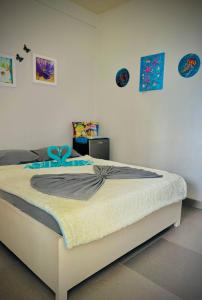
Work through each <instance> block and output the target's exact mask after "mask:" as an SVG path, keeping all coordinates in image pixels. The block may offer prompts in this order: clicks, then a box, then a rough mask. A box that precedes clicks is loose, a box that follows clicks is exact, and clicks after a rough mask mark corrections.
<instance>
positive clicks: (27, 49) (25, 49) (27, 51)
mask: <svg viewBox="0 0 202 300" xmlns="http://www.w3.org/2000/svg"><path fill="white" fill-rule="evenodd" d="M23 50H24V51H25V52H26V53H29V52H30V51H31V49H29V48H28V47H27V46H26V45H25V44H24V48H23Z"/></svg>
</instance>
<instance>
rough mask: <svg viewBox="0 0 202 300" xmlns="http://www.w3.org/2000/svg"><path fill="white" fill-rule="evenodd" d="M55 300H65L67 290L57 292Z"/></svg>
mask: <svg viewBox="0 0 202 300" xmlns="http://www.w3.org/2000/svg"><path fill="white" fill-rule="evenodd" d="M55 300H67V290H66V289H65V290H64V289H63V290H62V289H60V290H58V292H57V293H56V297H55Z"/></svg>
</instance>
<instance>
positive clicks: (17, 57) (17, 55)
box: [16, 53, 24, 62]
mask: <svg viewBox="0 0 202 300" xmlns="http://www.w3.org/2000/svg"><path fill="white" fill-rule="evenodd" d="M16 59H17V60H18V61H19V62H22V61H23V59H24V57H22V56H20V55H19V54H18V53H17V54H16Z"/></svg>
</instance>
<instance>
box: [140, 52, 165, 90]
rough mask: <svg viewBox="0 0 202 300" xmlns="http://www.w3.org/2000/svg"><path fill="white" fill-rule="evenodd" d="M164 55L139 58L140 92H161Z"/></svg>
mask: <svg viewBox="0 0 202 300" xmlns="http://www.w3.org/2000/svg"><path fill="white" fill-rule="evenodd" d="M164 61H165V53H158V54H153V55H149V56H144V57H141V62H140V86H139V90H140V92H146V91H151V90H161V89H162V88H163V75H164Z"/></svg>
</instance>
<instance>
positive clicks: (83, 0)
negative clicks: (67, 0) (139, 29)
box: [71, 0, 130, 14]
mask: <svg viewBox="0 0 202 300" xmlns="http://www.w3.org/2000/svg"><path fill="white" fill-rule="evenodd" d="M71 1H72V2H74V3H76V4H78V5H80V6H82V7H84V8H86V9H88V10H90V11H92V12H94V13H96V14H101V13H103V12H106V11H107V10H110V9H112V8H115V7H116V6H118V5H120V4H123V3H125V2H128V1H130V0H71Z"/></svg>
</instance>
